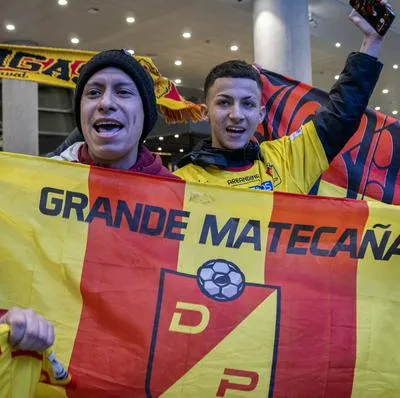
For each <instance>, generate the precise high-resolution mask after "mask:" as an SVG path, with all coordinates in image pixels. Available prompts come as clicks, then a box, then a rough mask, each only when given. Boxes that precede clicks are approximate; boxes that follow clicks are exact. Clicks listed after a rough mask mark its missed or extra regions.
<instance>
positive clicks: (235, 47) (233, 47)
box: [231, 44, 239, 51]
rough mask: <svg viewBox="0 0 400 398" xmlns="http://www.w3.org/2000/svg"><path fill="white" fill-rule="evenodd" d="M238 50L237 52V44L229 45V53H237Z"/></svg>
mask: <svg viewBox="0 0 400 398" xmlns="http://www.w3.org/2000/svg"><path fill="white" fill-rule="evenodd" d="M238 50H239V46H238V45H237V44H232V45H231V51H238Z"/></svg>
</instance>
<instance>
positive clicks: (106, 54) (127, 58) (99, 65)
mask: <svg viewBox="0 0 400 398" xmlns="http://www.w3.org/2000/svg"><path fill="white" fill-rule="evenodd" d="M110 67H114V68H118V69H121V70H122V71H124V72H125V73H126V74H127V75H128V76H130V78H131V79H132V80H133V81H134V83H135V84H136V87H137V88H138V90H139V94H140V97H141V98H142V102H143V110H144V123H143V133H142V135H141V137H140V141H141V142H143V140H144V139H145V138H146V137H147V135H148V134H149V132H150V131H151V129H152V128H153V127H154V125H155V123H156V121H157V105H156V96H155V94H154V84H153V79H152V78H151V77H150V75H149V74H148V73H147V71H146V70H145V69H144V68H143V67H142V65H140V63H139V62H138V61H136V59H135V58H133V57H132V56H131V55H130V54H129V53H128V52H127V51H125V50H107V51H102V52H101V53H98V54H96V55H95V56H94V57H93V58H91V59H90V60H89V61H88V62H87V64H86V65H84V66H83V67H82V69H81V72H80V75H79V78H78V82H77V84H76V88H75V121H76V126H77V127H78V129H79V131H80V132H82V126H81V98H82V93H83V89H84V88H85V85H86V83H87V82H88V80H89V79H90V78H91V77H92V76H93V75H94V74H95V73H96V72H98V71H99V70H101V69H105V68H110Z"/></svg>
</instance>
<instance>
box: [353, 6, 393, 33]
mask: <svg viewBox="0 0 400 398" xmlns="http://www.w3.org/2000/svg"><path fill="white" fill-rule="evenodd" d="M350 5H351V6H352V7H353V8H354V9H355V10H356V11H357V12H358V13H359V14H360V15H361V16H362V17H363V18H364V19H365V20H366V21H367V22H368V23H369V24H370V25H371V26H372V27H373V28H374V29H375V30H376V31H377V32H378V33H379V34H380V35H381V36H384V34H385V33H386V32H387V30H388V29H389V28H390V25H391V24H392V22H393V21H394V18H395V17H396V14H395V13H394V12H393V10H392V8H391V7H390V6H389V5H386V6H385V5H381V4H380V2H379V0H350Z"/></svg>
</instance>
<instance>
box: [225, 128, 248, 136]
mask: <svg viewBox="0 0 400 398" xmlns="http://www.w3.org/2000/svg"><path fill="white" fill-rule="evenodd" d="M226 131H227V132H228V133H231V134H243V133H244V132H245V131H246V129H245V128H243V127H232V126H230V127H227V128H226Z"/></svg>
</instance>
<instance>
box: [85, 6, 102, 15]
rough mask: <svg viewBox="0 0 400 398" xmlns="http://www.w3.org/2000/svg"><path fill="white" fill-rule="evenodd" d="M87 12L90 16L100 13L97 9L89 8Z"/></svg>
mask: <svg viewBox="0 0 400 398" xmlns="http://www.w3.org/2000/svg"><path fill="white" fill-rule="evenodd" d="M87 12H88V13H89V14H91V15H95V14H98V13H99V12H100V10H99V9H98V8H96V7H91V8H89V9H88V10H87Z"/></svg>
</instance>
